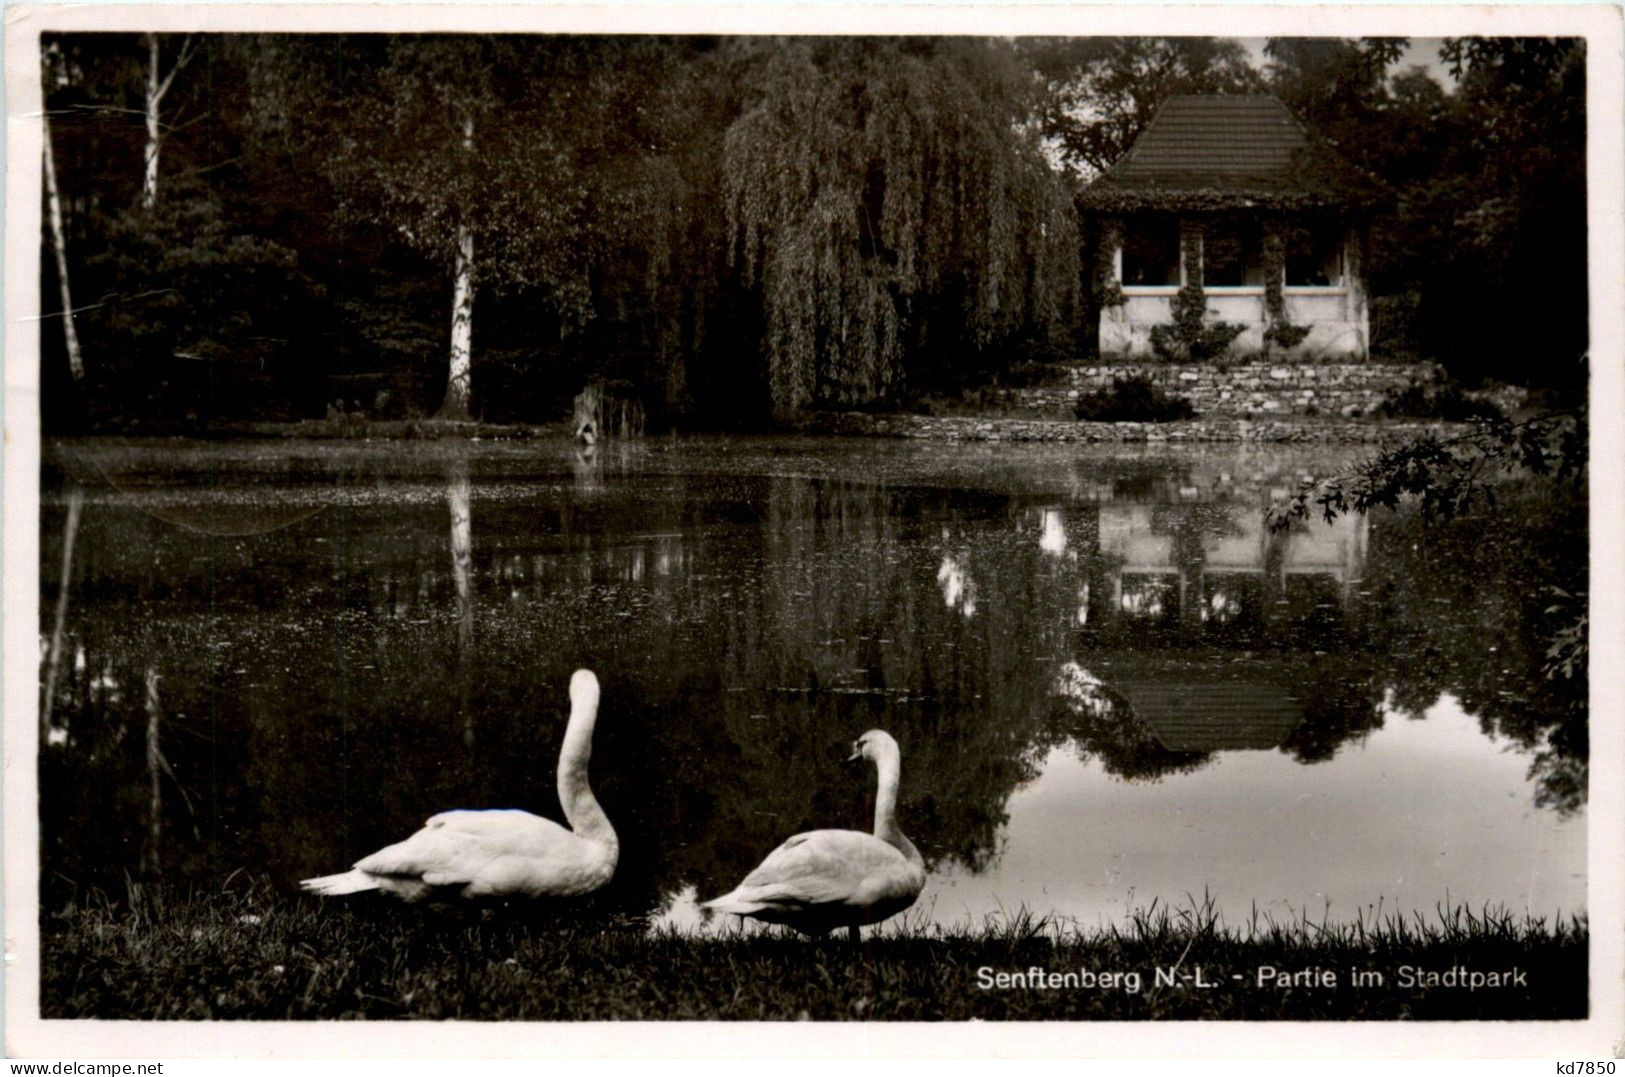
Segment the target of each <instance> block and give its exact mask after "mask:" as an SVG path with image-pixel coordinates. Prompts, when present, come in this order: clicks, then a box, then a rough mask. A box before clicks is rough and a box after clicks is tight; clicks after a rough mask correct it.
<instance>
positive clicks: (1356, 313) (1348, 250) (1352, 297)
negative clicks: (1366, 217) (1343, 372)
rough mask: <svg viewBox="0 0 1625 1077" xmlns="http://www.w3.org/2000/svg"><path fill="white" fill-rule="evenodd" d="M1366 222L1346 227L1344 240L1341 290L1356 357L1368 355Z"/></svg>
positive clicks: (1369, 335) (1369, 320)
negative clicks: (1356, 343) (1354, 337)
mask: <svg viewBox="0 0 1625 1077" xmlns="http://www.w3.org/2000/svg"><path fill="white" fill-rule="evenodd" d="M1365 228H1366V226H1365V222H1364V221H1359V222H1357V223H1355V224H1352V225H1350V226H1349V229H1348V232H1347V234H1346V235H1345V237H1344V239H1343V289H1344V297H1345V298H1344V302H1345V303H1347V307H1346V308H1345V310H1346V312H1347V317H1348V320H1349V322H1350V323H1351V324H1352V325H1353V326H1354V328H1355V333H1356V334H1357V336H1356V339H1357V341H1358V345H1357V346H1358V349H1359V354H1358V355H1355V356H1353V357H1352V358H1355V359H1369V358H1370V357H1371V309H1370V306H1369V305H1368V304H1367V302H1366V292H1365V258H1364V254H1365Z"/></svg>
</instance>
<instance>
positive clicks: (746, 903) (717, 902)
mask: <svg viewBox="0 0 1625 1077" xmlns="http://www.w3.org/2000/svg"><path fill="white" fill-rule="evenodd" d="M700 908H702V909H710V910H711V911H712V912H731V913H733V914H734V915H735V916H749V915H750V914H751V913H753V912H760V911H761V910H763V909H765V908H767V902H765V901H752V900H751V899H749V898H746V897H741V896H740V895H739V891H737V890H735V891H734V892H733V893H731V894H723V895H722V896H721V897H719V898H712V899H711V900H710V901H702V902H700Z"/></svg>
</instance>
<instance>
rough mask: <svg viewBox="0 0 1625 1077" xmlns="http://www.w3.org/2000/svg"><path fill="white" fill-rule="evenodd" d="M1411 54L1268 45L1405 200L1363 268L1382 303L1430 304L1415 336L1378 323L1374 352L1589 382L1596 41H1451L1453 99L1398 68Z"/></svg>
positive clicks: (1321, 114)
mask: <svg viewBox="0 0 1625 1077" xmlns="http://www.w3.org/2000/svg"><path fill="white" fill-rule="evenodd" d="M1402 44H1403V43H1402V42H1399V41H1395V40H1392V39H1366V40H1362V41H1349V40H1339V39H1335V38H1316V39H1273V40H1271V42H1270V43H1269V44H1268V46H1267V47H1266V52H1267V54H1268V55H1269V57H1270V61H1271V62H1270V64H1269V68H1268V72H1267V74H1268V78H1269V81H1270V85H1271V88H1272V89H1273V90H1274V92H1276V93H1277V94H1278V95H1280V96H1281V98H1282V99H1283V100H1284V101H1285V102H1286V103H1287V105H1288V106H1289V107H1291V108H1292V109H1293V110H1294V112H1295V113H1296V114H1297V115H1298V116H1299V117H1300V118H1301V119H1302V120H1303V121H1304V123H1305V125H1306V126H1307V127H1308V128H1309V129H1310V131H1311V132H1313V133H1314V134H1315V135H1317V136H1318V137H1320V138H1322V139H1325V140H1326V141H1328V142H1329V143H1331V144H1332V145H1334V146H1335V147H1336V149H1337V151H1338V153H1339V154H1341V155H1342V156H1344V157H1345V158H1347V159H1348V160H1349V161H1350V162H1351V163H1352V164H1353V165H1354V166H1355V167H1357V168H1358V169H1360V170H1362V171H1364V172H1368V173H1370V174H1372V175H1374V176H1377V177H1378V178H1380V179H1381V180H1382V181H1384V182H1385V183H1386V184H1387V185H1388V186H1389V187H1390V188H1391V189H1392V190H1393V191H1394V192H1395V196H1396V197H1394V198H1393V199H1392V200H1391V201H1390V202H1389V203H1387V204H1378V205H1376V206H1374V209H1375V210H1376V213H1375V215H1374V217H1373V219H1372V220H1371V223H1370V228H1369V233H1370V243H1369V245H1368V248H1367V252H1366V258H1365V266H1364V268H1365V272H1366V275H1367V277H1368V279H1369V283H1370V290H1371V293H1372V295H1373V296H1374V297H1377V298H1378V299H1379V300H1380V299H1381V298H1382V297H1387V296H1414V297H1416V299H1415V303H1414V313H1413V314H1412V316H1410V317H1408V318H1406V319H1404V320H1403V328H1405V329H1406V330H1407V335H1408V337H1409V339H1406V340H1403V341H1390V340H1388V339H1385V338H1382V337H1378V336H1377V335H1376V332H1375V330H1376V329H1378V328H1386V327H1387V325H1389V324H1393V325H1395V326H1399V325H1400V323H1397V322H1392V321H1391V320H1390V322H1387V323H1384V324H1383V325H1374V326H1373V330H1374V332H1373V341H1372V344H1373V347H1374V348H1376V349H1379V350H1383V349H1387V350H1396V349H1397V350H1416V351H1419V352H1420V353H1421V354H1423V355H1427V356H1429V357H1432V358H1436V359H1438V360H1440V361H1442V362H1444V363H1445V364H1446V365H1447V366H1449V367H1450V368H1451V369H1452V370H1453V371H1454V372H1456V373H1457V374H1458V375H1459V376H1461V377H1463V378H1469V379H1472V378H1477V377H1482V376H1485V375H1490V376H1494V377H1499V378H1502V379H1505V380H1515V381H1534V382H1538V383H1541V384H1546V385H1553V386H1562V387H1569V388H1574V387H1577V386H1579V385H1581V384H1583V377H1584V372H1583V368H1582V367H1581V365H1580V364H1579V362H1578V359H1579V357H1580V356H1581V355H1582V354H1583V353H1584V352H1585V350H1586V348H1587V335H1586V334H1587V329H1586V327H1587V321H1588V319H1587V313H1586V312H1587V309H1588V293H1587V281H1586V220H1585V206H1586V199H1585V190H1586V187H1585V48H1584V42H1583V41H1581V40H1579V39H1573V38H1559V39H1546V38H1504V37H1503V38H1491V37H1480V38H1463V39H1455V40H1447V41H1446V42H1445V43H1444V45H1443V47H1442V48H1441V50H1440V58H1441V59H1442V60H1443V61H1444V62H1445V63H1446V64H1448V65H1449V66H1450V68H1451V71H1452V74H1453V76H1454V77H1456V78H1457V79H1459V80H1460V81H1459V84H1458V85H1457V86H1456V87H1454V88H1453V89H1452V90H1451V91H1446V90H1445V89H1444V88H1443V87H1441V86H1440V85H1439V84H1438V82H1436V81H1435V80H1434V79H1433V78H1432V77H1431V76H1430V75H1429V74H1428V73H1427V72H1426V71H1425V70H1423V69H1421V68H1414V69H1411V70H1409V71H1402V72H1398V73H1391V68H1392V66H1393V65H1394V63H1395V62H1396V61H1397V59H1398V57H1399V55H1400V51H1401V46H1402ZM1486 310H1494V311H1505V312H1507V314H1508V316H1507V317H1503V318H1494V317H1485V316H1484V313H1483V312H1484V311H1486ZM1536 356H1539V357H1540V358H1539V359H1538V360H1532V357H1536ZM1553 357H1556V358H1557V359H1558V361H1556V362H1553V361H1551V360H1552V358H1553ZM1570 360H1574V361H1570Z"/></svg>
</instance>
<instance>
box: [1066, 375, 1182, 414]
mask: <svg viewBox="0 0 1625 1077" xmlns="http://www.w3.org/2000/svg"><path fill="white" fill-rule="evenodd" d="M1074 411H1075V412H1076V413H1077V416H1078V418H1080V419H1082V420H1084V421H1086V422H1097V423H1105V422H1134V423H1167V422H1175V421H1178V420H1180V419H1190V418H1193V417H1194V416H1195V415H1196V409H1195V408H1193V407H1191V402H1190V401H1189V400H1186V399H1185V398H1184V397H1182V396H1173V395H1171V394H1168V393H1164V392H1163V391H1162V390H1161V389H1159V388H1157V387H1156V386H1155V385H1154V384H1152V382H1151V379H1150V378H1147V377H1146V376H1144V375H1143V374H1137V375H1135V376H1133V377H1128V378H1113V379H1112V387H1111V388H1110V389H1101V390H1099V391H1097V392H1093V393H1082V394H1080V395H1079V396H1078V401H1077V404H1076V405H1074Z"/></svg>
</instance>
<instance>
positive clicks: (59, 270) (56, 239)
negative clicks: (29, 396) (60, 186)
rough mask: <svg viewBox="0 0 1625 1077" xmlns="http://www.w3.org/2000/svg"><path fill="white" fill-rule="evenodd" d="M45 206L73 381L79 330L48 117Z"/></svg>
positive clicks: (80, 374)
mask: <svg viewBox="0 0 1625 1077" xmlns="http://www.w3.org/2000/svg"><path fill="white" fill-rule="evenodd" d="M45 207H46V216H48V217H49V218H50V221H51V247H52V249H53V250H54V251H55V252H56V283H57V287H58V288H59V289H60V290H61V292H62V339H63V340H64V341H65V342H66V344H67V346H68V369H69V370H71V371H72V372H73V380H74V381H82V380H83V379H84V376H85V360H84V356H83V355H81V354H80V352H79V333H78V331H77V330H76V329H75V328H74V326H73V294H72V291H71V290H70V289H69V288H68V240H67V236H66V234H65V233H64V232H63V229H62V196H61V194H60V193H59V192H58V191H57V188H56V157H55V155H54V154H52V152H51V120H50V117H49V116H47V117H46V120H45Z"/></svg>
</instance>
